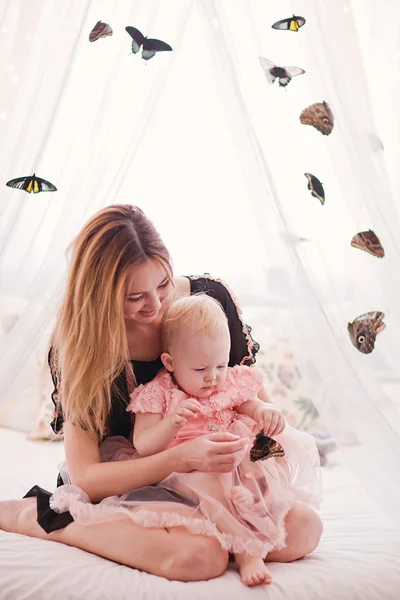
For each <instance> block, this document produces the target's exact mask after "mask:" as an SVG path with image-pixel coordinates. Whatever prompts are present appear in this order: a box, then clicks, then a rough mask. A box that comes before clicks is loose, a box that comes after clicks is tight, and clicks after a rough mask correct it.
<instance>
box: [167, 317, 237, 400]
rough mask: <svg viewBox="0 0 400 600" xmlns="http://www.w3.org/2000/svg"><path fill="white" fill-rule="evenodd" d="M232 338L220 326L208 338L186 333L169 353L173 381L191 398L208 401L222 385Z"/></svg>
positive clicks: (226, 327)
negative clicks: (206, 399)
mask: <svg viewBox="0 0 400 600" xmlns="http://www.w3.org/2000/svg"><path fill="white" fill-rule="evenodd" d="M230 344H231V338H230V334H229V329H228V326H227V325H225V323H223V324H222V325H221V327H220V328H219V331H218V333H217V334H216V335H215V336H214V337H212V338H210V337H203V336H202V335H199V334H198V333H194V332H193V333H191V332H190V331H189V330H188V329H187V330H186V331H185V332H183V333H182V335H180V336H179V341H177V343H176V345H175V347H174V348H172V349H171V353H170V354H171V357H172V362H173V373H174V377H175V379H176V381H177V383H178V384H179V386H180V387H181V388H182V390H184V391H185V392H186V393H187V394H189V395H190V396H193V397H195V398H208V396H210V395H211V394H212V393H214V392H216V391H218V390H219V389H220V388H221V387H222V386H223V385H224V383H225V379H226V369H227V367H228V362H229V351H230Z"/></svg>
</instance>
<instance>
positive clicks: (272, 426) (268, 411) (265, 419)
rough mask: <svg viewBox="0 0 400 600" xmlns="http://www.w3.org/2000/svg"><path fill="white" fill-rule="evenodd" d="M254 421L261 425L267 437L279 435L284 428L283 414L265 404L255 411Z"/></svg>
mask: <svg viewBox="0 0 400 600" xmlns="http://www.w3.org/2000/svg"><path fill="white" fill-rule="evenodd" d="M254 420H255V421H257V422H258V423H259V424H260V425H261V427H262V428H263V431H264V433H265V435H268V436H269V437H274V435H279V434H280V433H282V431H283V430H284V429H285V427H286V419H285V417H284V416H283V414H282V413H281V412H279V410H277V409H276V408H274V407H272V406H268V405H265V404H264V405H261V406H259V407H258V408H257V409H256V410H255V412H254Z"/></svg>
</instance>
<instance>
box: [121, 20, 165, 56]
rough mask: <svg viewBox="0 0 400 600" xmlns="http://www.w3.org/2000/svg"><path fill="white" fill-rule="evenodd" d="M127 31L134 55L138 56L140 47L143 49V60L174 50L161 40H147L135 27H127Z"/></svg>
mask: <svg viewBox="0 0 400 600" xmlns="http://www.w3.org/2000/svg"><path fill="white" fill-rule="evenodd" d="M125 31H126V32H127V33H129V35H130V36H131V38H132V52H133V54H137V53H138V52H139V50H140V46H143V48H142V58H143V60H150V58H153V56H154V55H155V53H156V52H171V51H172V48H171V46H170V45H169V44H167V43H166V42H162V41H161V40H155V39H151V38H147V37H145V36H144V35H143V33H141V32H140V31H139V29H136V28H135V27H130V26H128V27H125Z"/></svg>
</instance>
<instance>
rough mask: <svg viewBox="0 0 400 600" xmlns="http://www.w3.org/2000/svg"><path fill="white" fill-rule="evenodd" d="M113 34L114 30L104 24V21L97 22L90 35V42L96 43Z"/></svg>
mask: <svg viewBox="0 0 400 600" xmlns="http://www.w3.org/2000/svg"><path fill="white" fill-rule="evenodd" d="M112 34H113V30H112V29H111V27H110V25H107V23H102V21H97V23H96V25H95V26H94V27H93V29H92V31H91V32H90V33H89V42H95V41H96V40H99V39H100V38H105V37H107V36H109V35H112Z"/></svg>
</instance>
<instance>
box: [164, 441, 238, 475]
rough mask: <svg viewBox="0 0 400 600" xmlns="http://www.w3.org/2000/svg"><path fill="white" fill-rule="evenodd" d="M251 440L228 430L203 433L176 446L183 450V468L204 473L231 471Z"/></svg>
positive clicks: (186, 471) (177, 448) (187, 470)
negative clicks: (208, 433)
mask: <svg viewBox="0 0 400 600" xmlns="http://www.w3.org/2000/svg"><path fill="white" fill-rule="evenodd" d="M248 447H249V442H248V440H247V439H241V438H239V437H238V436H237V435H233V434H231V433H227V432H221V433H211V434H210V435H203V436H201V437H198V438H196V439H194V440H190V441H189V442H184V443H183V444H180V445H179V446H176V450H179V451H181V452H182V459H183V469H182V471H183V472H185V473H188V472H190V471H202V472H203V473H229V472H230V471H232V470H233V469H234V468H235V467H236V466H237V465H238V464H239V463H240V461H241V460H242V458H243V456H244V454H245V453H246V452H247V449H248Z"/></svg>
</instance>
